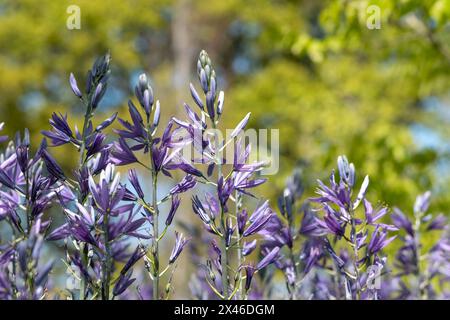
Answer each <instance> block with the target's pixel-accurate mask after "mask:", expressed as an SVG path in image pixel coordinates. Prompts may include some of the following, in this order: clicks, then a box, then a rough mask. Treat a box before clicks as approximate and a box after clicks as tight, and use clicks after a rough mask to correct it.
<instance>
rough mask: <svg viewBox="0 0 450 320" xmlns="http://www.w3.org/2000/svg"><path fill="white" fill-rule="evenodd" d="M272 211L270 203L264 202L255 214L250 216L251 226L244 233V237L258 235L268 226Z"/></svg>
mask: <svg viewBox="0 0 450 320" xmlns="http://www.w3.org/2000/svg"><path fill="white" fill-rule="evenodd" d="M272 213H273V212H272V209H270V207H269V201H266V202H264V203H263V204H262V205H260V206H259V207H258V208H256V210H255V211H254V212H253V214H252V215H251V216H250V218H249V219H248V220H249V225H248V227H247V228H246V229H245V231H244V232H243V233H242V235H243V236H244V237H248V236H251V235H252V234H255V233H257V232H258V231H260V230H261V229H263V228H264V226H265V225H266V224H267V222H268V221H269V219H270V218H271V217H272Z"/></svg>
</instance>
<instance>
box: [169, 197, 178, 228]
mask: <svg viewBox="0 0 450 320" xmlns="http://www.w3.org/2000/svg"><path fill="white" fill-rule="evenodd" d="M180 202H181V201H180V198H179V197H178V196H176V195H175V196H173V197H172V205H171V206H170V211H169V214H168V215H167V219H166V226H169V225H171V224H172V220H173V217H174V216H175V213H176V212H177V209H178V207H179V206H180Z"/></svg>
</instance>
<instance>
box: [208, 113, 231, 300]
mask: <svg viewBox="0 0 450 320" xmlns="http://www.w3.org/2000/svg"><path fill="white" fill-rule="evenodd" d="M211 123H212V127H213V129H214V130H217V126H216V123H215V122H214V120H211ZM214 140H215V151H216V152H218V150H219V141H218V140H219V137H218V134H217V132H215V139H214ZM215 156H216V161H217V180H219V179H220V178H221V177H223V176H222V159H221V157H220V152H218V154H216V155H215ZM220 207H221V208H220V224H221V227H222V237H221V239H220V240H221V241H220V250H221V251H222V257H221V259H220V260H221V267H222V286H223V297H224V300H228V295H229V276H228V248H227V243H226V215H225V211H224V208H223V206H222V204H220Z"/></svg>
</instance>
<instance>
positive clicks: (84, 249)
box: [78, 97, 91, 300]
mask: <svg viewBox="0 0 450 320" xmlns="http://www.w3.org/2000/svg"><path fill="white" fill-rule="evenodd" d="M88 101H90V97H89V98H88ZM90 109H91V108H90V106H89V102H87V103H86V113H85V115H84V123H83V130H82V131H81V137H82V138H81V146H80V150H79V152H80V156H79V159H78V169H80V171H81V169H82V168H83V166H84V154H85V151H86V141H85V140H86V130H87V126H88V123H89V119H90V117H91V111H90ZM82 200H83V199H81V191H80V192H79V194H78V201H82ZM80 251H81V252H80V253H81V263H82V264H83V265H84V266H85V267H86V266H87V265H88V259H89V258H88V253H89V245H88V244H87V243H86V244H85V243H80ZM86 290H87V283H86V279H84V277H81V284H80V297H79V299H80V300H85V298H86Z"/></svg>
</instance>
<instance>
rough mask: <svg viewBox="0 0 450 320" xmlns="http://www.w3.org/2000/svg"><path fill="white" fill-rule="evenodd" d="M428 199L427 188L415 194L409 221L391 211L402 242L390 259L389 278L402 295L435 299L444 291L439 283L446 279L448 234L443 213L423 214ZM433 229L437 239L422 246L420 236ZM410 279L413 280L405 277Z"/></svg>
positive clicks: (449, 253) (449, 263) (449, 259)
mask: <svg viewBox="0 0 450 320" xmlns="http://www.w3.org/2000/svg"><path fill="white" fill-rule="evenodd" d="M430 199H431V192H429V191H427V192H425V193H424V194H421V195H419V196H417V198H416V201H415V203H414V208H413V220H412V221H411V220H410V218H408V216H407V215H406V214H404V213H403V212H402V211H401V210H400V209H398V208H395V213H394V214H393V215H392V220H393V222H394V224H395V226H396V227H398V228H399V229H400V231H401V232H402V236H401V237H400V239H401V241H402V242H403V244H402V246H401V247H400V249H399V250H398V251H397V254H396V260H395V263H394V266H395V267H396V270H397V274H396V277H394V279H392V278H391V279H389V281H394V280H397V281H398V283H399V287H400V289H401V290H398V289H397V290H394V293H395V294H397V295H398V296H401V297H402V298H404V299H430V298H432V299H439V298H444V297H445V294H446V291H445V290H443V291H442V290H441V289H440V287H442V288H443V285H444V284H445V283H448V281H449V278H448V270H450V245H449V244H450V234H449V229H448V225H447V221H446V218H445V217H444V216H443V215H437V216H434V217H433V216H432V215H431V214H427V212H428V208H429V206H430ZM433 233H434V234H436V233H438V234H439V233H440V237H439V239H438V240H437V241H436V242H434V243H433V244H432V245H431V246H426V245H425V244H424V240H423V239H424V237H426V236H428V235H431V234H433ZM425 257H426V258H425ZM412 279H415V281H408V280H412ZM436 283H439V286H437V285H435V284H436ZM412 284H413V285H412ZM399 291H401V292H399ZM390 298H392V297H390ZM394 298H395V296H394Z"/></svg>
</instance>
